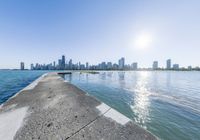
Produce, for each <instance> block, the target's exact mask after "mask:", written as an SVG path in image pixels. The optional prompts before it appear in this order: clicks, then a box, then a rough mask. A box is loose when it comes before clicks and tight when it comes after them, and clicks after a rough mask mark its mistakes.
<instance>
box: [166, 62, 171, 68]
mask: <svg viewBox="0 0 200 140" xmlns="http://www.w3.org/2000/svg"><path fill="white" fill-rule="evenodd" d="M166 69H167V70H170V69H171V59H168V60H167V62H166Z"/></svg>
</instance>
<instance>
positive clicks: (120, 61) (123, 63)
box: [119, 57, 125, 70]
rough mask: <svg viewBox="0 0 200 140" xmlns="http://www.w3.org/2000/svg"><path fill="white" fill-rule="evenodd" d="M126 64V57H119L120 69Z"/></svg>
mask: <svg viewBox="0 0 200 140" xmlns="http://www.w3.org/2000/svg"><path fill="white" fill-rule="evenodd" d="M124 66H125V58H124V57H122V58H121V59H119V69H120V70H123V69H124Z"/></svg>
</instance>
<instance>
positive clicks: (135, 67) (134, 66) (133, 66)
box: [131, 62, 138, 70]
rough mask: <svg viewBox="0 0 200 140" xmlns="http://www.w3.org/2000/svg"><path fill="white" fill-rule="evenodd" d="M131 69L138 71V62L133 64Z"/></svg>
mask: <svg viewBox="0 0 200 140" xmlns="http://www.w3.org/2000/svg"><path fill="white" fill-rule="evenodd" d="M131 68H132V70H137V68H138V63H137V62H135V63H132V65H131Z"/></svg>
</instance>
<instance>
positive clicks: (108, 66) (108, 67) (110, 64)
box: [107, 62, 112, 70]
mask: <svg viewBox="0 0 200 140" xmlns="http://www.w3.org/2000/svg"><path fill="white" fill-rule="evenodd" d="M107 69H108V70H111V69H112V62H108V63H107Z"/></svg>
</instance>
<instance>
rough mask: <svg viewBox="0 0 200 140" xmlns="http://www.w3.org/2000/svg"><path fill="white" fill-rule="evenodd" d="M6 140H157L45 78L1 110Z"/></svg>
mask: <svg viewBox="0 0 200 140" xmlns="http://www.w3.org/2000/svg"><path fill="white" fill-rule="evenodd" d="M0 139H2V140H13V139H14V140H36V139H37V140H38V139H41V140H67V139H69V140H70V139H72V140H80V139H83V140H84V139H85V140H99V139H105V140H128V139H130V140H155V139H157V138H156V137H155V136H153V135H152V134H151V133H150V132H148V131H146V130H144V129H143V128H141V127H139V126H138V125H136V124H135V123H133V122H132V121H131V120H130V119H129V118H127V117H125V116H124V115H122V114H121V113H119V112H118V111H116V110H115V109H113V108H111V107H109V106H107V105H106V104H104V103H102V102H100V101H98V100H96V99H95V98H93V97H91V96H88V95H87V94H86V93H85V92H84V91H82V90H80V89H79V88H77V87H75V86H73V85H71V84H70V83H66V82H64V80H63V79H62V78H61V77H60V76H59V75H58V74H57V73H49V74H46V75H43V76H42V77H40V78H39V79H37V80H36V81H35V82H33V83H32V84H31V85H29V86H28V88H25V89H24V90H22V91H20V92H19V93H18V94H17V95H16V96H15V97H13V98H11V99H10V100H8V101H7V102H6V103H4V104H3V105H2V106H1V107H0Z"/></svg>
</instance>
